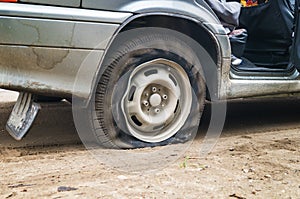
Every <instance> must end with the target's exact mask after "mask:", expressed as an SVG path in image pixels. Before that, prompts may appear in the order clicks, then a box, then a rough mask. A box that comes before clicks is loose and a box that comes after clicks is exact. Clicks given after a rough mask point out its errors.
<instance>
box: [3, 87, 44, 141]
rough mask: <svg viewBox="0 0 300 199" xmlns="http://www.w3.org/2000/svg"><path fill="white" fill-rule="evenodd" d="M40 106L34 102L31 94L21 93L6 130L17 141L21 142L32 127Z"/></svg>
mask: <svg viewBox="0 0 300 199" xmlns="http://www.w3.org/2000/svg"><path fill="white" fill-rule="evenodd" d="M40 108H41V107H40V105H39V104H38V103H35V102H34V101H33V96H32V94H31V93H20V94H19V97H18V100H17V102H16V104H15V106H14V108H13V110H12V112H11V114H10V116H9V119H8V121H7V124H6V130H7V131H8V132H9V134H10V135H11V136H12V137H13V138H14V139H16V140H21V139H22V138H23V137H24V136H25V135H26V133H27V132H28V131H29V129H30V127H31V126H32V124H33V122H34V120H35V118H36V116H37V114H38V112H39V110H40Z"/></svg>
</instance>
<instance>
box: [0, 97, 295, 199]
mask: <svg viewBox="0 0 300 199" xmlns="http://www.w3.org/2000/svg"><path fill="white" fill-rule="evenodd" d="M298 102H299V101H298V100H277V101H275V102H269V101H252V102H247V103H245V102H233V103H230V104H229V107H228V115H227V121H226V124H225V128H224V131H223V134H222V136H221V138H220V139H219V141H218V144H217V146H216V147H215V148H214V150H213V151H212V152H211V153H210V154H208V155H207V156H204V157H201V156H200V155H199V154H200V153H199V146H201V143H202V141H203V135H202V133H203V132H204V129H205V127H206V125H207V123H208V122H207V121H208V118H204V120H203V121H202V124H201V127H200V130H199V135H198V137H197V138H196V139H195V141H194V142H193V144H192V145H191V146H190V148H189V149H188V150H187V151H186V152H185V153H184V156H183V157H180V158H179V159H178V160H177V161H176V162H173V163H170V164H168V165H160V164H159V163H157V168H159V169H158V170H154V171H151V172H137V173H130V172H122V171H118V170H114V169H112V168H111V167H109V166H107V165H105V164H103V162H101V161H99V160H97V159H95V157H94V156H93V155H92V154H91V153H90V152H89V151H86V149H85V148H84V147H83V146H82V145H80V144H77V143H78V137H77V136H76V135H74V131H75V129H74V126H73V125H72V124H71V117H64V120H61V119H60V120H59V119H55V118H58V116H67V115H69V114H70V107H69V106H68V105H67V104H60V105H59V107H58V108H57V106H56V105H47V106H44V109H43V110H42V112H41V113H40V118H39V120H38V121H37V122H36V124H35V126H34V127H33V129H32V132H31V133H30V134H29V135H28V137H26V140H25V141H23V142H21V143H16V142H14V141H12V140H10V138H9V137H8V136H6V132H5V131H4V130H3V125H4V123H5V122H4V121H3V120H4V119H5V117H7V115H8V112H9V109H10V108H11V104H7V103H6V104H5V105H3V104H2V105H1V109H0V112H1V122H0V125H1V130H0V131H1V133H0V198H296V199H298V198H300V121H299V120H300V119H299V115H300V104H299V103H298ZM43 111H44V112H43ZM46 113H47V114H46ZM49 117H51V118H54V119H52V120H49ZM49 121H50V122H49ZM45 139H46V140H45ZM8 143H9V144H8ZM144 150H145V151H149V150H151V149H144ZM133 152H134V153H139V152H141V150H137V151H136V152H135V151H133ZM112 158H113V157H112ZM162 168H163V169H162Z"/></svg>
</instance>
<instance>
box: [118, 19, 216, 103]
mask: <svg viewBox="0 0 300 199" xmlns="http://www.w3.org/2000/svg"><path fill="white" fill-rule="evenodd" d="M140 27H159V28H168V29H171V30H175V31H178V32H181V33H183V34H185V35H187V36H189V37H191V38H192V39H194V40H195V41H196V42H198V43H199V44H200V45H201V46H202V47H203V48H204V49H205V50H206V51H207V52H208V53H209V55H210V56H211V58H212V59H213V61H214V62H215V64H216V65H218V62H219V60H218V59H219V50H218V45H217V44H216V43H215V40H214V38H212V35H211V34H210V33H209V32H208V31H207V30H206V29H205V28H204V27H202V26H201V25H199V24H198V23H196V22H194V21H191V20H188V19H184V18H180V17H174V16H164V15H151V16H144V17H140V18H137V19H135V20H133V21H131V22H130V23H128V24H127V25H126V26H125V27H124V28H123V29H122V30H121V32H123V31H126V30H130V29H135V28H140ZM204 67H205V66H204ZM203 70H204V75H205V74H206V69H205V68H203ZM205 76H207V75H205ZM214 77H216V78H217V74H215V75H214ZM209 81H210V83H211V86H212V87H211V90H210V92H208V90H209V89H206V91H207V93H206V98H207V100H209V101H210V100H211V99H212V97H213V98H216V99H217V90H218V80H217V79H216V80H215V81H214V80H209Z"/></svg>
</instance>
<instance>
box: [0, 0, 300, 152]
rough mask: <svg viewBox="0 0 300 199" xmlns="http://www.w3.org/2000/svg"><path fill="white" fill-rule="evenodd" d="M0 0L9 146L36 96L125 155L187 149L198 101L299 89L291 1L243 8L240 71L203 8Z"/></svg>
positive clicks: (160, 2) (124, 1)
mask: <svg viewBox="0 0 300 199" xmlns="http://www.w3.org/2000/svg"><path fill="white" fill-rule="evenodd" d="M0 2H1V3H0V31H1V37H0V60H1V62H0V88H2V89H8V90H14V91H18V92H20V95H19V98H18V100H17V102H16V105H15V107H14V109H13V111H12V113H11V115H10V118H9V120H8V122H7V130H8V132H9V133H10V134H11V135H12V136H13V137H14V138H15V139H17V140H21V139H22V138H23V137H24V136H25V135H26V133H27V132H28V130H29V129H30V127H31V126H32V123H33V121H34V120H35V118H36V116H37V113H38V110H39V109H40V103H42V102H41V101H43V100H45V99H46V101H47V99H48V100H54V101H55V100H60V99H66V100H68V101H69V102H71V103H72V104H73V116H74V120H75V123H76V127H77V129H78V131H81V132H86V134H90V135H91V136H88V137H89V139H91V140H92V141H95V142H96V143H98V144H100V145H103V146H105V147H110V148H115V147H117V148H135V147H144V146H157V145H164V144H169V143H178V142H186V141H187V140H190V139H191V138H192V136H191V135H192V134H193V133H191V130H192V129H195V128H196V129H197V125H199V120H200V118H201V115H202V112H203V107H204V105H205V103H206V102H207V101H213V102H215V101H226V100H231V99H237V98H253V97H266V96H268V97H270V96H272V97H273V96H274V97H275V96H289V95H297V93H299V92H300V77H299V70H300V49H299V48H300V35H299V34H300V25H299V8H300V7H299V1H298V0H296V1H293V0H269V1H266V2H265V3H263V4H260V5H258V6H255V7H245V8H242V12H241V17H240V26H241V27H242V28H245V29H247V30H248V35H249V37H248V40H247V43H246V47H245V52H244V58H243V61H244V63H245V64H241V65H238V66H235V65H232V64H231V44H230V41H229V38H228V35H227V34H226V31H225V29H224V27H223V25H222V23H221V22H220V20H219V19H218V17H217V16H216V14H215V13H214V12H213V10H212V9H211V8H210V7H209V6H208V4H207V3H206V2H205V0H114V1H99V0H65V1H58V0H0ZM42 99H43V100H42ZM81 138H82V139H83V140H84V139H86V140H88V139H87V138H85V135H84V133H83V134H82V133H81Z"/></svg>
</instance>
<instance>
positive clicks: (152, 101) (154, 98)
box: [149, 93, 162, 107]
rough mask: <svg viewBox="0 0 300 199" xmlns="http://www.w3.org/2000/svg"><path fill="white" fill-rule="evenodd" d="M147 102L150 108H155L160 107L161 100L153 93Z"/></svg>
mask: <svg viewBox="0 0 300 199" xmlns="http://www.w3.org/2000/svg"><path fill="white" fill-rule="evenodd" d="M149 101H150V105H151V106H152V107H157V106H159V105H161V102H162V98H161V96H160V95H159V94H157V93H155V94H153V95H151V97H150V99H149Z"/></svg>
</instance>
